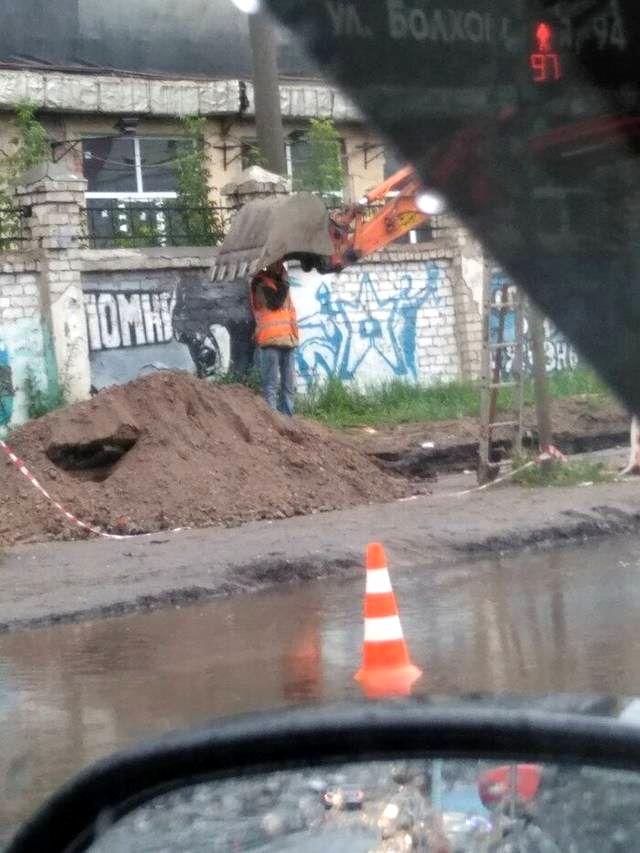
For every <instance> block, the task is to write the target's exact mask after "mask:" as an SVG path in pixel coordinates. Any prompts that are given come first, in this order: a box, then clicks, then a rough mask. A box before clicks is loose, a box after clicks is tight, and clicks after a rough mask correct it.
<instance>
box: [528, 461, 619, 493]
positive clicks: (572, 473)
mask: <svg viewBox="0 0 640 853" xmlns="http://www.w3.org/2000/svg"><path fill="white" fill-rule="evenodd" d="M527 461H528V460H527V459H522V458H521V459H514V460H513V465H514V467H515V468H517V467H519V466H521V465H523V464H525V463H526V462H527ZM615 477H616V472H615V471H613V470H612V469H611V468H608V467H607V466H606V465H605V464H604V463H603V462H590V461H588V460H586V459H585V460H583V459H572V460H570V461H568V462H559V461H558V462H555V461H554V462H550V463H548V464H547V465H544V466H542V465H531V466H529V467H528V468H525V469H524V470H523V471H520V473H518V474H516V475H515V476H514V477H513V482H514V483H518V484H519V485H521V486H528V487H531V488H533V487H539V486H579V485H580V484H581V483H611V482H612V481H613V480H614V479H615Z"/></svg>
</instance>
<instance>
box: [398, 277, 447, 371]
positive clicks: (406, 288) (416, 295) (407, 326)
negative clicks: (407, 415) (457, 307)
mask: <svg viewBox="0 0 640 853" xmlns="http://www.w3.org/2000/svg"><path fill="white" fill-rule="evenodd" d="M426 272H427V282H426V285H425V287H422V288H419V289H416V288H415V285H414V280H413V277H412V276H410V275H409V274H408V273H406V274H405V275H403V276H402V278H401V279H400V282H401V287H400V291H399V293H398V297H397V299H396V304H395V306H394V309H393V311H392V312H391V314H390V316H389V324H390V325H391V326H392V327H393V328H394V329H395V328H397V329H398V330H399V331H398V336H397V343H398V360H399V361H400V360H404V363H405V365H406V368H407V372H408V373H409V374H410V375H411V377H412V378H413V379H415V380H417V379H418V365H417V362H416V341H417V334H418V333H417V322H418V312H419V310H420V308H421V307H422V306H423V305H434V306H438V305H440V303H441V302H442V297H441V296H440V295H439V294H438V286H439V282H440V270H439V269H438V267H437V266H435V265H432V264H428V265H427V270H426Z"/></svg>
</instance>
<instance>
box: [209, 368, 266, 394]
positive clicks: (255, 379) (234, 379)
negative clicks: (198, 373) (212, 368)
mask: <svg viewBox="0 0 640 853" xmlns="http://www.w3.org/2000/svg"><path fill="white" fill-rule="evenodd" d="M212 381H213V382H215V383H216V384H217V385H246V386H247V388H250V389H251V390H252V391H255V392H256V393H259V392H260V389H261V387H262V383H261V379H260V371H259V370H258V369H257V368H256V367H250V368H249V369H248V370H245V371H239V370H229V371H228V372H227V373H224V374H222V375H220V376H218V375H216V376H214V377H212Z"/></svg>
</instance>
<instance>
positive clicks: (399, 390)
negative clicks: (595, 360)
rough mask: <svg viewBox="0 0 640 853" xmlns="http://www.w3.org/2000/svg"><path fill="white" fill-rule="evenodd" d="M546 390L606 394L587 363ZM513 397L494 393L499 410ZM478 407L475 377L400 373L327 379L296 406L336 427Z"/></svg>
mask: <svg viewBox="0 0 640 853" xmlns="http://www.w3.org/2000/svg"><path fill="white" fill-rule="evenodd" d="M549 390H550V393H551V395H552V396H553V397H573V396H576V395H588V396H589V398H590V399H592V400H593V402H594V406H596V407H597V405H598V401H600V400H602V401H604V400H606V399H608V392H607V390H606V387H605V386H604V385H603V384H602V383H601V382H600V381H599V380H598V379H597V377H596V376H595V375H594V374H593V373H592V372H591V371H590V370H587V369H585V368H579V369H577V370H567V371H563V372H561V373H554V374H550V376H549ZM525 401H527V402H533V384H532V383H531V382H527V384H526V386H525ZM512 402H513V396H512V390H511V389H504V390H503V391H501V392H500V394H499V396H498V410H499V411H505V410H507V409H509V408H510V407H511V405H512ZM479 410H480V390H479V386H478V384H477V383H474V382H451V383H447V384H444V383H443V384H438V385H428V386H426V385H415V384H412V383H409V382H403V381H402V380H400V379H394V380H391V381H388V382H382V383H380V384H378V385H375V386H368V387H364V388H363V387H357V386H354V385H346V384H345V383H343V382H341V381H340V380H339V379H329V380H328V381H327V382H326V383H325V384H323V385H320V386H318V387H317V388H314V389H312V390H311V391H310V392H309V394H307V395H306V396H304V397H302V398H301V399H300V401H299V403H298V408H297V411H298V412H299V414H301V415H304V416H305V417H308V418H314V419H315V420H318V421H321V422H322V423H325V424H327V425H329V426H332V427H336V428H344V427H354V426H362V425H367V424H370V425H380V426H383V425H385V426H389V425H393V424H402V423H412V422H419V421H443V420H454V419H456V418H461V417H465V416H468V417H477V416H478V414H479Z"/></svg>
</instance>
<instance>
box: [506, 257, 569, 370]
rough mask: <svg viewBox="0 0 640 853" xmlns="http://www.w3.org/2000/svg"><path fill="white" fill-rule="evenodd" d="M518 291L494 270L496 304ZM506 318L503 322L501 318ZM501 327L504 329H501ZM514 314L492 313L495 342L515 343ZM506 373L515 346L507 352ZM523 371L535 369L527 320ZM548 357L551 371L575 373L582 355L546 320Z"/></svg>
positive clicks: (548, 367) (510, 312) (509, 312)
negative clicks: (570, 371) (572, 371)
mask: <svg viewBox="0 0 640 853" xmlns="http://www.w3.org/2000/svg"><path fill="white" fill-rule="evenodd" d="M514 290H515V288H514V287H513V285H512V283H511V281H510V279H509V278H508V277H507V276H506V275H505V274H504V273H502V272H500V271H499V270H496V271H494V273H493V275H492V278H491V295H492V300H493V302H494V303H496V304H499V303H501V302H503V301H509V300H511V299H512V298H513V293H514ZM501 314H502V315H503V319H502V320H501V318H500V315H501ZM501 324H502V327H501ZM515 328H516V326H515V314H514V312H513V311H502V312H500V311H492V312H491V339H492V341H493V342H494V343H495V342H497V341H498V340H502V341H504V342H506V343H509V342H511V341H514V342H515ZM503 352H504V355H503V356H502V358H503V362H502V364H503V371H504V375H505V376H506V375H507V374H510V373H511V371H512V368H513V361H514V357H515V346H513V347H506V348H505V349H504V351H503ZM523 354H524V368H525V371H527V372H530V371H531V369H532V356H531V345H530V344H529V342H528V338H527V319H526V315H525V318H524V353H523ZM545 354H546V367H547V371H548V372H553V371H556V370H572V369H574V368H575V367H577V366H578V363H579V360H580V359H579V356H578V353H577V352H576V350H575V349H574V347H573V346H572V344H571V343H570V342H569V341H568V340H567V339H566V338H565V336H564V335H563V333H562V332H561V331H560V330H559V329H558V328H556V327H555V326H554V325H553V324H552V323H551V321H550V320H545Z"/></svg>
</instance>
